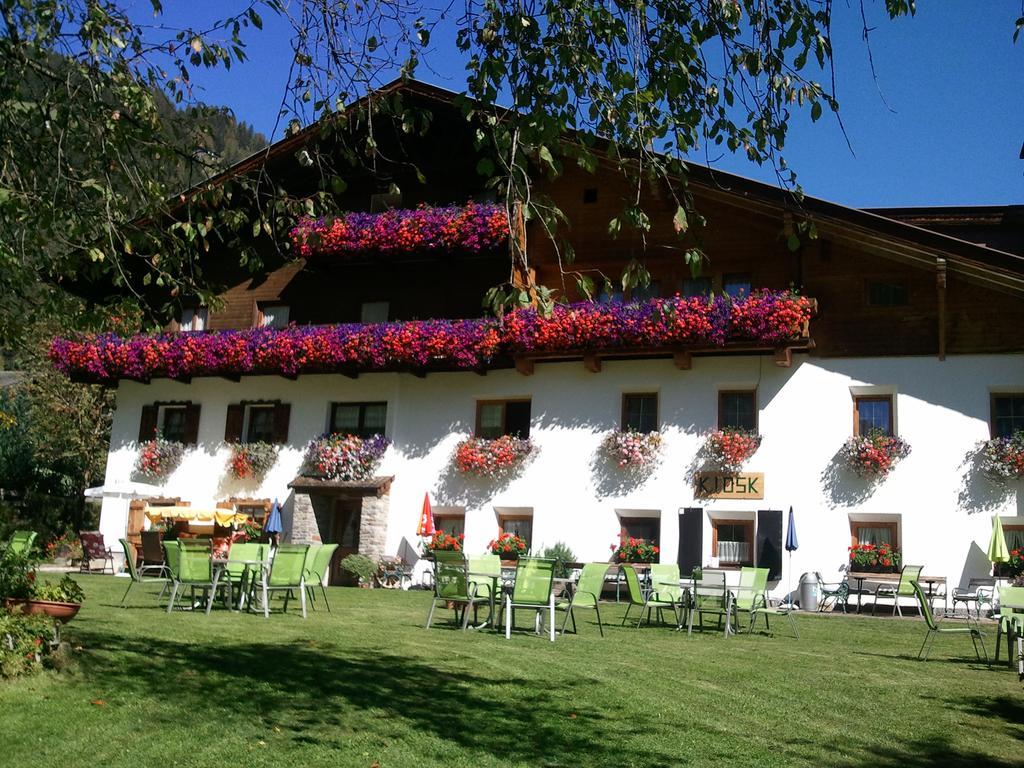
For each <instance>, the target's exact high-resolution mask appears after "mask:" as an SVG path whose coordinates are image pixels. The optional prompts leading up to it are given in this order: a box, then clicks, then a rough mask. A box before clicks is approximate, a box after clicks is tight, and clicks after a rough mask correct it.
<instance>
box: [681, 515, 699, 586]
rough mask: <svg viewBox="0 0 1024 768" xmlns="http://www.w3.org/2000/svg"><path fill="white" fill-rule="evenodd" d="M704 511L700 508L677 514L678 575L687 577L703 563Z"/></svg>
mask: <svg viewBox="0 0 1024 768" xmlns="http://www.w3.org/2000/svg"><path fill="white" fill-rule="evenodd" d="M703 550H704V510H703V509H702V508H700V507H692V508H689V509H684V510H683V511H682V512H680V513H679V551H678V553H677V555H676V562H677V563H678V564H679V575H680V576H689V575H690V574H691V573H693V569H694V568H699V567H700V566H701V563H702V562H703V559H704V558H703V554H702V553H703Z"/></svg>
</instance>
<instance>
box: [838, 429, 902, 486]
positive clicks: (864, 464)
mask: <svg viewBox="0 0 1024 768" xmlns="http://www.w3.org/2000/svg"><path fill="white" fill-rule="evenodd" d="M841 453H842V455H843V457H844V458H845V459H846V462H847V463H848V464H849V465H850V468H851V469H852V470H853V471H854V472H856V473H857V474H858V475H860V476H861V477H866V478H882V477H885V476H886V475H888V474H889V472H890V471H892V468H893V467H894V466H896V464H898V463H899V462H900V460H901V459H905V458H906V457H907V456H908V455H909V454H910V446H909V445H908V444H907V442H906V441H905V440H903V439H902V438H899V437H896V436H895V435H887V434H885V433H884V432H879V431H877V430H876V431H873V432H871V433H870V434H867V435H859V436H855V437H851V438H850V439H849V440H847V441H846V444H845V445H844V446H843V449H842V452H841Z"/></svg>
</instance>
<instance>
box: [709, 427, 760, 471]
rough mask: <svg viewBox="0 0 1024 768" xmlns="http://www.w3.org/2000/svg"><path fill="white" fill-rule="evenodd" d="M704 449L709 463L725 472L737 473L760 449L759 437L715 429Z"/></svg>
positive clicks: (736, 430)
mask: <svg viewBox="0 0 1024 768" xmlns="http://www.w3.org/2000/svg"><path fill="white" fill-rule="evenodd" d="M704 447H705V449H706V451H707V453H708V456H709V458H710V459H711V461H712V462H713V463H714V464H716V465H717V466H718V467H720V468H721V469H723V470H725V471H727V472H738V471H739V470H740V469H741V468H742V467H743V465H744V463H746V461H747V460H748V459H749V458H750V457H751V456H753V455H754V454H755V453H756V452H757V449H758V448H760V447H761V436H760V435H759V434H757V433H756V432H748V431H746V430H743V429H716V430H714V431H713V432H710V433H708V436H707V439H706V441H705V443H704Z"/></svg>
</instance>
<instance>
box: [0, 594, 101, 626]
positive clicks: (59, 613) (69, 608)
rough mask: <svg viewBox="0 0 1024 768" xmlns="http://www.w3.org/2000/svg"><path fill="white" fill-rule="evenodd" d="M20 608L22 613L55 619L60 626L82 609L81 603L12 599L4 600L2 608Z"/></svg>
mask: <svg viewBox="0 0 1024 768" xmlns="http://www.w3.org/2000/svg"><path fill="white" fill-rule="evenodd" d="M18 607H20V608H21V612H22V613H43V614H46V615H47V616H49V617H50V618H53V619H56V620H57V621H59V622H60V623H61V624H67V623H68V622H69V621H71V620H72V619H73V618H75V616H76V615H77V614H78V612H79V611H80V610H81V609H82V604H81V603H55V602H52V601H50V600H16V599H14V598H12V597H7V598H4V608H7V609H10V610H13V609H14V608H18Z"/></svg>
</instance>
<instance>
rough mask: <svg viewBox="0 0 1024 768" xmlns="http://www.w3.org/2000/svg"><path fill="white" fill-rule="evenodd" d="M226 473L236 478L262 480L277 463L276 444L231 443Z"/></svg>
mask: <svg viewBox="0 0 1024 768" xmlns="http://www.w3.org/2000/svg"><path fill="white" fill-rule="evenodd" d="M229 448H230V450H231V456H230V458H228V474H229V475H230V476H231V477H233V478H235V479H236V480H246V479H248V478H252V479H253V480H262V479H263V478H264V477H266V474H267V472H269V471H270V469H271V467H273V466H274V464H276V463H277V450H278V446H276V445H273V444H271V443H264V442H262V441H261V442H255V443H231V444H230V445H229Z"/></svg>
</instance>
